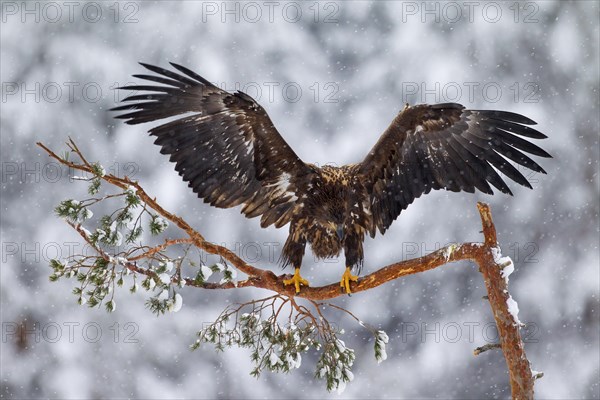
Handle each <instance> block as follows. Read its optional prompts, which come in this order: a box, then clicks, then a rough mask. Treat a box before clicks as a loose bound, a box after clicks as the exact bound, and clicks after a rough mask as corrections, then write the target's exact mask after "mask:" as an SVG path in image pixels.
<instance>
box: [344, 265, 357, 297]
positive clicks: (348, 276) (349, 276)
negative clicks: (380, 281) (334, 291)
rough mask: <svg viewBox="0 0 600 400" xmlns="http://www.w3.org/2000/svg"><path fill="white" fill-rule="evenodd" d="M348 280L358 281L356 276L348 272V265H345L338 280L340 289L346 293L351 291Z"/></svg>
mask: <svg viewBox="0 0 600 400" xmlns="http://www.w3.org/2000/svg"><path fill="white" fill-rule="evenodd" d="M350 281H352V282H358V276H356V275H352V274H351V273H350V267H346V271H345V272H344V274H343V275H342V280H341V281H340V289H341V290H342V291H343V290H345V291H346V293H348V295H350V294H351V293H352V291H351V290H350Z"/></svg>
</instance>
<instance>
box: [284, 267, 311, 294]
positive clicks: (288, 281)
mask: <svg viewBox="0 0 600 400" xmlns="http://www.w3.org/2000/svg"><path fill="white" fill-rule="evenodd" d="M283 284H284V285H286V286H287V285H292V284H293V285H294V286H295V287H296V293H300V285H304V286H308V281H307V280H306V279H304V278H303V277H301V276H300V268H296V271H295V272H294V276H293V277H292V278H291V279H284V280H283Z"/></svg>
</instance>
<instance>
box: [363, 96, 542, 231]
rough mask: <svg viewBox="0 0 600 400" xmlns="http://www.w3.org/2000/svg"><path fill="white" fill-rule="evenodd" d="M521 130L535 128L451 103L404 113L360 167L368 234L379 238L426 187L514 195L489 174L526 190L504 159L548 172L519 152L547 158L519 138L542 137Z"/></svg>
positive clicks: (499, 113) (511, 115)
mask: <svg viewBox="0 0 600 400" xmlns="http://www.w3.org/2000/svg"><path fill="white" fill-rule="evenodd" d="M526 125H535V122H534V121H532V120H530V119H529V118H526V117H524V116H522V115H519V114H515V113H511V112H503V111H484V110H466V109H465V108H464V107H463V106H462V105H460V104H456V103H446V104H437V105H426V104H423V105H418V106H415V107H409V108H406V109H405V110H404V111H403V112H401V113H400V114H398V116H397V117H396V118H395V119H394V121H392V123H391V125H390V126H389V127H388V128H387V130H386V131H385V132H384V133H383V135H382V136H381V138H380V139H379V141H378V142H377V144H375V146H374V147H373V148H372V149H371V151H370V152H369V154H368V155H367V157H366V158H365V159H364V160H363V162H362V163H361V164H359V166H358V168H359V173H360V174H361V175H362V176H363V177H364V179H363V182H365V185H366V188H367V191H368V192H369V194H370V208H371V214H372V219H373V221H372V222H373V223H372V226H369V227H368V228H369V230H370V233H371V236H374V234H375V228H378V229H379V231H380V232H381V233H384V232H385V231H386V230H387V228H388V227H389V226H390V224H391V223H392V221H394V220H395V219H396V218H397V217H398V215H400V212H401V211H402V210H404V209H406V208H407V207H408V205H409V204H411V203H412V202H413V200H414V199H416V198H418V197H419V196H421V195H422V194H424V193H429V191H430V190H431V189H446V190H451V191H454V192H458V191H461V190H464V191H466V192H471V193H472V192H474V191H475V189H479V190H480V191H482V192H484V193H488V194H493V191H492V189H491V188H490V185H489V183H491V184H492V185H493V186H494V187H496V188H497V189H498V190H500V191H501V192H503V193H507V194H511V195H512V193H511V191H510V189H509V188H508V186H507V185H506V183H505V182H504V181H503V180H502V178H501V177H500V175H499V174H498V173H497V172H496V171H495V170H494V168H496V169H498V170H499V171H500V172H502V173H503V174H504V175H505V176H507V177H509V178H511V179H512V180H514V181H515V182H517V183H519V184H521V185H523V186H526V187H529V188H531V185H530V184H529V182H528V181H527V179H526V178H525V177H524V176H523V175H522V174H521V173H520V172H519V171H518V170H517V168H515V167H514V166H513V165H512V164H511V163H510V162H508V160H507V159H509V160H512V161H514V162H516V163H517V164H520V165H522V166H524V167H526V168H529V169H531V170H533V171H536V172H541V173H544V174H545V173H546V172H545V171H544V170H543V169H542V167H540V166H539V165H538V164H537V163H536V162H535V161H533V160H532V159H531V158H529V157H528V156H527V155H525V153H530V154H534V155H536V156H540V157H550V155H549V154H548V153H546V152H545V151H544V150H542V149H541V148H539V147H538V146H536V145H534V144H532V143H530V142H529V141H527V140H525V139H522V138H521V136H525V137H529V138H534V139H543V138H545V137H546V136H545V135H544V134H542V133H540V132H538V131H537V130H535V129H532V128H530V127H528V126H526ZM492 167H494V168H492Z"/></svg>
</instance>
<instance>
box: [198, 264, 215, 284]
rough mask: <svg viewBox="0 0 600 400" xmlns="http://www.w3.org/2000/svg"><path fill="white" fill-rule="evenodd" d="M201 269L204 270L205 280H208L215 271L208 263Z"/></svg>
mask: <svg viewBox="0 0 600 400" xmlns="http://www.w3.org/2000/svg"><path fill="white" fill-rule="evenodd" d="M200 270H201V271H202V276H203V277H204V280H205V281H206V280H208V278H210V276H211V275H212V273H213V272H212V269H210V268H208V267H207V266H206V265H203V266H201V267H200Z"/></svg>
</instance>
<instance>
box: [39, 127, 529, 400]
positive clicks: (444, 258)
mask: <svg viewBox="0 0 600 400" xmlns="http://www.w3.org/2000/svg"><path fill="white" fill-rule="evenodd" d="M37 144H38V146H40V147H41V148H42V149H44V150H45V151H46V152H47V153H48V155H49V156H50V157H52V158H54V159H56V160H57V161H58V162H60V163H61V164H63V165H65V166H67V167H69V168H72V169H76V170H80V171H84V172H87V173H92V174H95V172H94V166H93V165H92V164H90V163H89V162H88V161H87V160H86V159H85V158H84V157H83V155H82V154H81V151H80V150H79V148H78V147H77V146H76V145H75V143H74V142H73V141H72V140H71V139H69V142H68V143H67V145H68V147H69V148H70V149H71V151H72V152H73V153H75V154H76V155H77V156H78V157H79V158H80V160H81V161H82V163H75V162H72V161H68V160H67V159H64V158H61V157H59V156H58V155H57V154H56V153H54V152H53V151H52V150H50V149H49V148H47V147H46V146H44V145H43V144H42V143H37ZM98 177H99V178H101V179H102V180H104V181H106V182H108V183H110V184H112V185H114V186H116V187H118V188H120V189H122V190H127V189H130V188H132V189H133V190H134V191H135V193H136V195H137V196H138V197H139V198H140V199H141V200H142V201H143V202H144V203H145V204H146V205H147V206H149V207H150V208H152V209H153V210H154V211H156V212H157V213H158V214H159V215H161V216H162V217H163V218H165V219H167V220H169V221H170V222H172V223H174V224H175V225H176V226H177V227H179V228H180V229H181V230H182V231H184V232H185V233H186V234H187V236H188V238H182V239H171V240H166V241H165V242H164V243H163V244H162V245H159V246H157V247H154V248H150V249H148V250H146V251H145V252H144V253H143V254H140V255H138V256H135V257H132V258H130V259H124V260H119V261H118V262H119V263H120V264H122V265H123V266H124V267H125V268H127V269H129V270H130V271H133V272H136V273H139V274H143V275H146V276H150V277H152V278H155V279H157V274H156V272H154V271H151V270H149V269H146V268H141V267H139V266H138V265H137V264H136V262H135V261H136V260H140V259H142V258H145V257H151V256H152V255H154V254H156V253H158V252H161V251H163V250H165V249H166V248H167V247H169V246H171V245H174V244H181V243H186V244H192V245H194V246H195V247H197V248H198V249H201V250H204V251H206V252H207V253H209V254H213V255H218V256H220V257H222V258H223V259H224V260H226V261H227V262H229V263H230V264H231V265H232V266H233V267H235V268H236V269H238V270H239V271H240V272H243V273H244V274H246V275H248V278H247V279H246V280H242V281H237V282H225V283H210V282H202V283H199V282H197V281H196V280H194V279H190V278H181V279H182V280H185V283H186V285H188V286H194V287H199V288H204V289H232V288H241V287H256V288H262V289H267V290H270V291H274V292H276V293H278V295H280V296H285V297H286V298H289V299H290V301H291V304H292V305H296V303H295V301H294V297H301V298H305V299H307V300H310V301H312V302H313V304H316V303H315V302H316V301H319V300H328V299H333V298H335V297H338V296H340V295H342V293H341V292H340V287H339V283H337V282H336V283H332V284H329V285H326V286H321V287H304V288H302V291H301V292H300V293H299V294H296V293H295V289H294V288H293V287H291V286H284V284H283V280H284V279H286V278H287V277H289V275H288V274H285V275H280V276H277V275H275V274H274V273H273V272H271V271H269V270H265V269H261V268H257V267H254V266H252V265H249V264H248V263H246V262H245V261H244V260H242V259H241V258H240V257H238V256H237V255H236V254H235V253H233V252H232V251H231V250H229V249H227V248H225V247H223V246H219V245H216V244H214V243H211V242H208V241H206V240H205V239H204V237H203V236H202V235H201V234H200V233H198V232H197V231H196V230H194V229H193V228H192V227H191V226H190V225H189V224H188V223H187V222H185V221H184V220H183V219H182V218H181V217H178V216H177V215H175V214H173V213H171V212H169V211H167V210H165V209H164V208H163V207H162V206H160V205H159V204H158V202H157V201H156V198H152V197H151V196H150V195H148V194H147V193H146V191H145V190H144V189H143V188H142V187H141V186H140V185H139V184H138V183H137V182H136V181H132V180H130V179H129V178H128V177H124V178H120V177H117V176H115V175H112V174H105V175H102V176H98ZM477 207H478V209H479V214H480V216H481V223H482V226H483V236H484V241H483V243H463V244H451V245H448V246H446V247H444V248H442V249H439V250H437V251H434V252H433V253H430V254H428V255H426V256H423V257H419V258H415V259H411V260H406V261H400V262H397V263H393V264H390V265H388V266H386V267H383V268H380V269H379V270H377V271H374V272H372V273H370V274H368V275H366V276H364V277H362V278H360V280H359V281H358V282H356V283H352V292H353V293H359V292H363V291H366V290H369V289H372V288H375V287H377V286H380V285H383V284H384V283H386V282H389V281H392V280H395V279H398V278H400V277H402V276H406V275H412V274H416V273H420V272H424V271H428V270H431V269H434V268H437V267H439V266H442V265H445V264H448V263H452V262H455V261H460V260H472V261H475V262H476V263H477V264H478V265H479V267H480V271H481V273H482V275H483V279H484V281H485V286H486V289H487V292H488V295H487V298H488V299H489V302H490V306H491V308H492V312H493V315H494V319H495V321H496V325H497V327H498V332H499V338H500V347H501V349H502V352H503V353H504V357H505V359H506V363H507V366H508V370H509V375H510V384H511V387H512V396H513V398H515V399H532V398H533V385H534V381H535V377H534V376H532V372H531V369H530V365H529V361H528V360H527V357H526V355H525V351H524V346H523V341H522V340H521V336H520V333H519V327H520V323H519V321H518V319H517V318H516V315H513V314H512V313H511V309H510V304H511V302H512V301H513V300H512V298H511V296H510V294H509V292H508V280H507V279H505V278H504V276H503V274H502V269H503V267H504V266H503V265H501V263H500V261H499V254H500V249H499V247H498V244H497V235H496V229H495V227H494V224H493V221H492V215H491V212H490V209H489V206H488V205H487V204H484V203H478V204H477ZM69 224H70V225H71V226H72V227H73V228H74V229H75V230H76V231H77V232H78V233H79V234H80V235H81V236H82V238H83V239H84V240H86V241H87V242H88V243H90V244H91V245H92V247H93V248H94V249H95V250H96V251H97V252H98V254H99V255H100V256H101V257H102V258H104V259H105V260H106V261H109V262H115V261H114V259H113V258H112V257H111V256H109V255H108V254H107V253H106V252H105V251H103V250H102V249H101V248H100V247H98V246H96V245H94V243H91V241H90V237H89V235H88V234H87V232H86V231H85V230H84V229H83V228H82V227H81V225H80V224H77V223H71V222H69ZM172 280H173V282H175V280H176V278H175V277H172ZM284 304H285V303H284ZM515 304H516V303H515ZM300 307H301V306H300ZM316 308H317V311H318V312H320V311H319V307H318V305H317V306H316Z"/></svg>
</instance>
